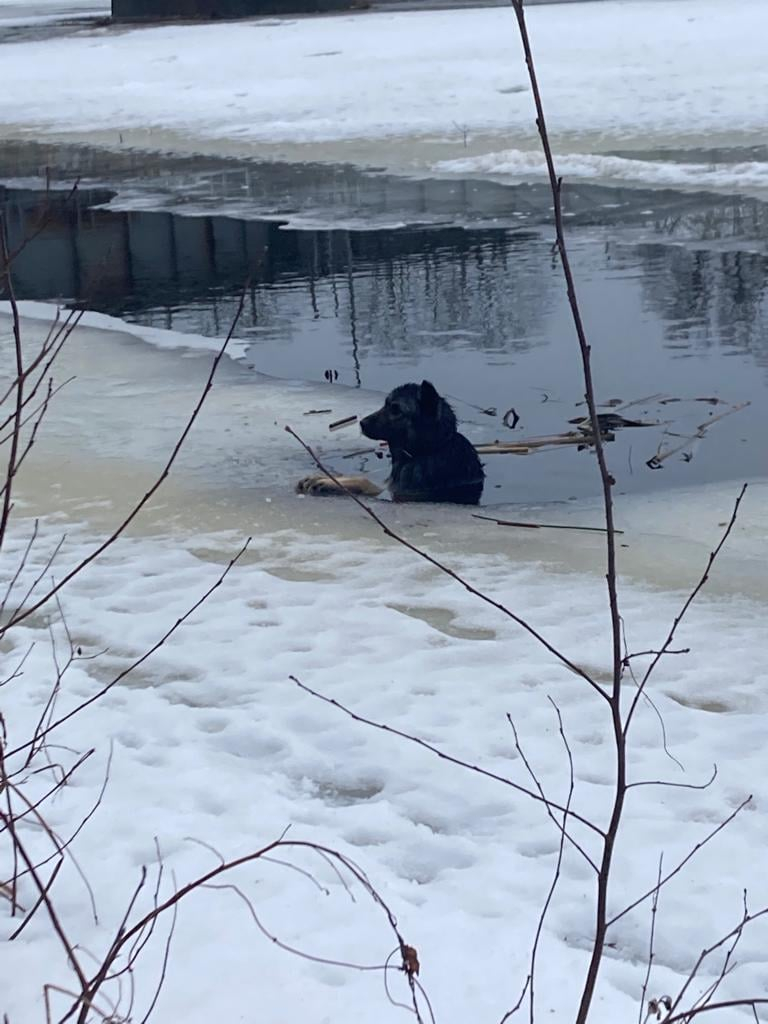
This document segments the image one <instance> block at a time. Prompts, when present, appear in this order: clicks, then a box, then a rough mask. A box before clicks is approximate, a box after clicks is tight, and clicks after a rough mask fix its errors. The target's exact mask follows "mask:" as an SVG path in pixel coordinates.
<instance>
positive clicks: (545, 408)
mask: <svg viewBox="0 0 768 1024" xmlns="http://www.w3.org/2000/svg"><path fill="white" fill-rule="evenodd" d="M125 159H126V161H127V157H126V158H125ZM180 162H181V161H176V165H178V164H179V163H180ZM26 170H27V171H31V169H30V168H26ZM129 171H130V174H134V173H135V169H131V168H129V169H128V170H126V169H125V168H123V171H122V173H123V175H126V174H128V173H129ZM169 173H170V174H171V177H173V175H174V174H175V175H176V176H177V178H178V175H179V174H182V173H183V176H186V177H188V178H189V181H191V180H192V178H194V174H193V173H192V170H191V167H190V168H187V167H184V168H183V169H182V171H180V170H179V168H178V166H174V167H173V168H172V169H171V172H169ZM245 173H246V172H245V170H244V169H243V168H240V167H236V168H235V169H230V170H226V169H221V168H220V169H218V170H216V171H215V174H219V175H224V176H226V175H230V176H231V175H243V174H245ZM250 173H251V175H252V178H253V180H256V179H257V178H258V177H259V175H258V174H257V173H256V171H255V170H254V169H253V168H251V171H250ZM302 173H304V174H306V173H307V172H306V169H304V171H303V172H302ZM212 174H214V172H213V171H211V169H210V168H207V169H206V170H205V173H204V174H202V176H201V175H200V174H198V178H197V189H198V192H199V190H200V189H201V188H203V187H204V185H203V183H204V182H207V183H208V185H209V184H210V179H211V175H212ZM334 175H335V177H334ZM268 178H269V174H268V173H267V172H264V173H262V174H261V178H260V179H259V180H261V185H260V186H259V188H260V189H261V190H262V192H263V195H262V198H261V199H260V200H259V204H257V205H258V206H259V209H261V208H262V207H263V205H264V201H263V200H264V196H265V195H266V194H267V193H268V192H269V189H268V187H267V185H265V184H264V181H265V180H266V179H268ZM310 178H311V175H310V177H308V178H304V177H302V175H301V174H299V172H294V177H293V179H291V181H290V182H289V183H288V184H286V182H285V181H284V182H283V185H282V191H280V190H279V189H278V190H277V192H278V194H277V196H275V195H273V207H272V208H271V209H270V216H271V217H272V218H274V217H275V216H276V213H277V210H276V207H277V206H279V204H280V203H284V204H285V208H286V209H287V208H290V212H291V213H292V214H293V213H295V212H296V210H297V209H298V208H300V207H302V203H303V202H304V200H305V199H306V202H305V203H304V206H303V209H304V210H305V211H306V209H307V204H308V203H309V199H308V198H307V197H309V196H310V195H314V199H313V200H312V201H313V202H314V203H315V207H314V209H315V212H317V209H318V205H317V204H318V203H319V204H320V205H323V204H324V205H323V209H324V211H325V216H326V218H327V217H328V214H329V211H331V210H332V209H333V208H334V204H336V207H335V208H337V209H338V210H339V212H340V215H342V216H343V217H344V219H345V220H349V219H353V220H354V216H353V212H355V211H356V215H359V214H360V211H363V212H365V211H366V210H369V211H371V210H373V209H374V207H375V208H377V209H378V210H379V212H381V211H382V209H383V208H384V205H386V208H387V217H389V218H390V219H393V218H394V219H396V220H400V221H401V222H402V221H404V220H408V219H410V220H411V224H410V226H402V227H399V228H393V227H388V228H380V229H370V230H349V229H347V230H310V229H306V228H305V229H303V230H300V229H296V228H291V229H289V228H286V226H285V224H284V223H283V224H281V223H280V221H279V220H276V219H269V220H265V219H261V220H259V219H256V218H255V217H254V216H253V206H252V207H251V209H250V216H249V217H247V218H236V217H231V216H221V215H203V214H200V215H196V216H181V215H178V214H175V213H171V212H157V211H154V212H151V211H148V210H138V209H134V210H115V209H113V208H104V207H101V208H94V206H97V205H99V204H105V203H107V202H108V201H109V200H110V199H111V198H112V197H113V196H114V191H113V190H105V189H84V190H83V191H82V192H81V194H80V195H79V196H78V197H77V199H76V201H75V202H66V201H65V200H64V198H63V197H62V196H58V197H57V196H56V195H54V197H53V198H52V199H51V200H50V201H49V203H48V207H47V221H46V224H45V226H44V228H43V230H42V231H41V232H40V233H39V235H38V236H37V237H36V238H35V240H34V241H33V242H32V244H31V245H29V246H28V248H27V249H26V250H25V251H24V252H23V253H22V254H21V256H20V257H19V258H18V260H17V262H16V264H15V268H14V269H15V281H16V289H17V292H18V294H19V296H20V297H23V298H39V299H49V298H63V299H67V300H72V301H75V302H78V303H82V304H83V305H85V306H87V307H88V308H92V309H97V310H100V311H103V312H107V313H110V314H113V315H117V316H121V317H124V318H126V319H129V320H134V321H137V322H140V323H145V324H151V325H153V326H160V327H167V328H173V329H175V330H181V331H193V332H195V333H202V334H209V335H222V334H224V333H225V332H226V330H227V328H228V326H229V323H230V322H231V318H232V316H233V314H234V310H235V308H236V305H237V301H238V298H239V294H240V292H241V289H242V286H243V281H244V280H245V279H246V278H248V279H249V281H250V287H249V292H248V302H247V305H246V311H245V315H244V318H243V320H242V322H241V324H240V326H239V328H238V333H239V334H240V335H241V336H245V337H250V338H251V339H252V344H251V347H250V352H249V362H250V363H251V364H252V365H254V366H255V367H256V368H257V369H259V370H261V371H263V372H265V373H268V374H275V375H279V376H286V377H293V378H303V379H312V380H318V381H322V380H323V377H324V374H325V371H326V370H328V369H332V370H335V371H338V375H339V376H338V379H339V382H341V383H345V384H348V385H350V386H361V385H362V386H365V387H368V388H376V389H380V390H388V389H389V388H391V387H392V386H394V385H396V384H399V383H402V382H403V381H405V380H408V379H420V378H421V377H429V378H430V379H432V380H433V381H434V382H435V384H436V385H437V386H438V388H439V390H441V391H442V392H443V393H445V394H447V395H451V396H454V398H455V399H456V400H457V401H456V406H457V412H458V413H459V415H460V417H461V418H462V419H463V420H464V422H465V425H466V430H467V432H468V433H470V435H471V436H472V437H473V439H475V440H479V439H484V440H492V439H493V438H502V439H504V440H508V439H512V438H513V435H512V434H511V433H510V432H509V431H508V430H507V428H506V427H505V426H504V425H503V424H502V423H501V416H502V415H503V413H504V412H505V411H506V410H507V409H509V408H510V407H511V406H514V407H515V409H516V411H517V412H518V414H519V415H520V417H521V422H520V426H519V427H518V428H517V431H516V435H515V436H523V435H525V436H530V435H531V434H541V433H552V432H556V431H561V430H563V429H566V428H567V422H568V420H569V419H570V418H572V417H573V416H574V415H576V414H577V412H579V411H580V409H581V407H580V406H579V405H578V403H580V402H581V400H582V393H581V392H582V386H581V384H580V379H581V378H580V371H579V362H578V353H577V349H576V346H575V342H574V338H573V330H572V326H571V323H570V316H569V310H568V307H567V302H566V299H565V295H564V290H563V285H562V274H561V270H560V268H559V266H558V264H557V260H556V259H555V257H554V255H553V251H552V245H551V242H552V238H551V229H550V228H549V227H548V225H547V219H548V217H549V206H548V197H547V194H546V191H545V190H544V189H543V188H541V187H540V186H523V185H521V186H518V187H510V186H506V187H502V186H498V185H490V184H488V183H484V184H481V183H472V182H465V183H458V185H457V183H456V182H451V183H447V182H434V183H433V182H426V183H425V182H421V183H418V182H408V181H406V180H404V179H397V181H399V184H398V185H397V186H396V187H395V186H390V179H385V178H384V176H380V177H379V176H368V177H365V176H363V175H360V174H359V173H358V172H352V171H351V170H350V169H335V171H334V169H332V168H331V169H329V168H326V169H325V170H324V172H323V175H320V177H319V179H317V178H316V184H317V181H318V180H319V184H318V185H317V188H316V190H315V192H314V193H313V192H312V187H311V181H310ZM281 180H282V179H281ZM392 180H395V179H392ZM340 183H343V187H342V184H340ZM231 184H232V182H231V181H229V184H228V186H227V187H229V186H230V185H231ZM449 184H450V189H451V191H450V192H449V191H447V190H448V186H449ZM152 187H154V186H153V185H152V184H151V185H150V193H151V188H152ZM206 187H207V186H206ZM334 188H336V189H337V192H336V194H335V195H334ZM194 191H195V190H194V189H192V192H193V193H194ZM257 191H258V190H257ZM169 192H173V194H174V195H176V196H177V198H179V197H180V198H179V207H180V208H183V209H185V211H186V212H189V210H188V200H189V195H190V191H189V189H188V190H187V191H186V192H185V191H184V190H183V189H182V190H177V191H175V192H174V190H173V189H170V187H169ZM289 192H290V195H291V197H292V198H291V199H290V201H289V197H288V193H289ZM150 193H148V194H150ZM353 193H354V195H355V197H356V198H355V199H354V204H353V205H354V210H353V209H352V207H351V205H350V197H351V196H352V194H353ZM382 194H386V196H387V201H386V204H383V200H382ZM212 195H213V193H212ZM185 196H186V199H184V197H185ZM440 196H442V197H443V199H444V200H445V201H444V202H443V204H442V206H441V204H440V201H439V197H440ZM0 197H1V198H2V200H3V206H2V208H3V211H4V217H5V219H6V223H7V225H8V231H9V235H10V241H11V245H12V246H14V245H16V244H17V243H18V242H19V241H20V240H21V239H22V238H24V237H25V236H26V235H28V234H29V233H30V232H31V231H33V230H34V229H35V228H36V227H37V226H38V225H39V223H40V216H41V209H42V199H41V195H40V193H39V192H36V191H34V190H30V189H27V190H24V189H18V188H17V189H13V190H10V189H9V190H5V192H4V194H2V193H0ZM124 197H125V194H124V193H123V198H124ZM302 197H303V198H302ZM318 197H319V198H318ZM198 200H199V196H198ZM198 200H195V202H197V201H198ZM211 202H212V204H214V205H215V203H214V199H211ZM567 202H568V213H569V214H570V217H569V226H570V231H571V248H572V259H573V263H574V269H575V272H576V276H577V280H578V283H579V289H580V296H581V301H582V305H583V313H584V316H585V320H586V323H587V326H588V331H589V335H590V340H591V343H592V346H593V356H594V364H595V373H596V377H597V381H598V385H599V387H600V390H601V394H602V396H603V398H604V399H605V400H607V399H621V400H623V401H625V402H627V401H632V400H635V399H639V398H643V397H647V396H663V395H672V396H677V397H686V398H695V397H699V396H704V395H719V396H720V397H722V398H723V399H724V400H727V401H732V402H740V401H745V400H751V401H752V406H751V407H750V408H749V409H748V410H746V411H745V412H744V413H741V414H740V415H739V416H736V417H731V418H730V419H728V420H724V421H723V422H722V424H719V425H718V427H717V428H716V429H715V430H713V432H712V434H711V436H708V438H707V441H706V443H704V444H702V445H700V450H697V452H696V457H695V458H694V459H693V461H691V462H683V461H680V460H670V461H669V462H668V463H666V464H665V468H664V470H663V471H656V472H654V471H652V470H650V469H649V468H648V467H647V466H646V462H647V460H648V459H649V458H650V456H652V455H653V453H654V451H655V450H656V446H657V444H658V442H659V439H660V433H661V431H662V430H663V429H664V425H662V426H660V427H658V428H657V429H656V430H655V431H645V432H642V431H634V432H633V431H626V432H624V433H622V434H621V435H619V436H617V440H616V442H615V444H614V445H613V446H612V448H611V452H612V461H613V463H614V464H615V465H616V476H617V479H618V481H619V485H620V486H621V487H622V488H623V489H628V490H642V489H649V488H653V487H659V486H668V485H669V484H672V483H680V482H685V483H696V482H700V481H702V480H709V479H716V478H728V477H731V476H736V475H755V474H764V473H765V470H766V466H765V461H764V455H763V451H762V450H761V445H760V444H759V442H758V439H759V438H760V437H764V436H765V433H766V427H768V424H767V423H766V413H765V411H764V409H765V408H766V402H765V398H766V389H767V387H768V385H767V383H766V374H765V372H764V368H765V366H766V364H768V330H766V328H767V327H768V323H766V321H767V320H768V302H767V300H766V281H767V278H768V258H767V257H766V255H765V242H764V241H763V239H764V238H765V237H766V233H768V214H767V213H766V207H765V206H764V205H763V204H762V203H760V202H759V201H757V200H747V199H739V198H732V199H729V198H726V197H722V196H711V195H701V194H696V195H695V194H687V195H680V194H677V193H673V192H669V191H660V192H647V191H640V190H629V189H626V190H625V189H608V188H598V187H595V186H579V187H578V188H572V189H569V190H568V193H567ZM418 205H421V206H423V207H425V209H427V210H428V211H431V213H432V215H434V210H435V209H436V208H440V209H441V211H442V213H443V214H444V215H446V216H448V215H449V214H450V219H451V220H453V221H454V222H455V221H459V222H460V223H461V226H456V224H455V223H451V224H443V225H437V224H434V223H431V224H429V223H413V221H415V220H418V219H419V218H417V217H413V216H410V217H409V216H401V215H402V214H406V215H408V214H411V215H412V214H413V213H414V212H415V207H416V206H418ZM363 219H364V220H366V219H368V218H367V216H366V217H363ZM371 219H372V220H373V222H374V223H375V220H376V218H375V216H374V215H371ZM428 219H429V218H428V217H427V216H425V217H423V218H422V220H428ZM494 222H499V223H503V224H504V225H505V226H503V227H491V226H490V224H491V223H494ZM511 225H515V226H514V227H513V226H511ZM756 367H759V368H760V369H759V371H758V372H755V368H756ZM488 407H495V408H496V409H497V411H498V415H497V416H495V417H489V416H484V415H483V414H482V413H481V412H480V411H479V410H480V409H485V408H488ZM680 408H682V406H681V407H680ZM689 412H690V415H689V419H688V421H687V422H685V423H682V422H680V421H679V417H677V412H676V416H675V417H673V418H672V419H671V420H670V421H669V422H667V423H666V427H667V429H669V430H673V431H689V430H690V429H692V428H693V427H695V426H697V425H698V423H699V421H700V420H702V419H704V418H705V416H706V413H702V411H701V407H698V408H696V407H695V406H689ZM662 414H663V416H662ZM633 415H637V416H640V417H643V416H645V417H646V418H654V419H660V418H665V419H666V418H667V414H666V413H664V411H663V410H662V409H661V408H660V407H657V406H656V405H655V404H654V402H652V401H649V402H646V403H645V407H643V406H642V405H640V406H638V407H636V408H635V409H634V410H633ZM502 463H503V465H502ZM512 463H514V466H512ZM589 473H590V469H589V467H588V466H587V459H586V457H579V456H578V455H577V454H576V453H575V452H573V451H569V452H567V453H563V452H557V453H547V454H542V455H540V456H537V457H535V458H533V457H531V458H528V459H525V460H520V459H517V458H515V459H511V458H496V459H495V460H494V464H493V469H492V472H491V474H490V478H491V480H492V482H491V487H492V488H494V487H495V488H496V489H497V490H498V491H499V492H500V493H499V495H498V496H499V497H509V496H512V495H510V494H509V493H508V488H509V486H510V483H509V482H510V481H511V480H513V481H514V485H515V487H516V488H517V487H520V486H528V488H529V491H530V488H531V487H533V488H534V492H535V494H536V495H537V496H541V497H552V496H562V497H569V496H571V495H576V494H583V493H589V492H590V491H591V489H593V483H592V481H591V479H590V483H589V484H585V483H584V478H585V476H586V475H588V474H589ZM544 477H546V478H547V483H546V485H545V484H544V483H542V480H543V478H544ZM493 481H495V482H493ZM486 497H487V498H488V499H489V500H490V498H491V497H492V495H490V496H489V495H488V494H487V495H486Z"/></svg>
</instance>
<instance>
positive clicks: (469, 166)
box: [434, 149, 768, 192]
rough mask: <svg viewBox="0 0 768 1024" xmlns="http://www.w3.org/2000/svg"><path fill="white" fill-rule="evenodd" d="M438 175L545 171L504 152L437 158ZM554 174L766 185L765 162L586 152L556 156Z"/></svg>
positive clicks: (527, 175)
mask: <svg viewBox="0 0 768 1024" xmlns="http://www.w3.org/2000/svg"><path fill="white" fill-rule="evenodd" d="M434 169H435V171H437V172H439V173H442V174H457V175H461V176H463V177H468V176H469V177H472V176H477V175H484V176H485V175H489V176H491V177H503V178H512V179H517V180H522V181H528V180H530V179H531V178H543V177H545V176H546V174H547V167H546V164H545V162H544V158H543V156H541V154H540V153H537V152H531V151H525V150H519V149H505V150H501V151H500V152H495V153H484V154H483V155H482V156H470V157H459V158H458V159H455V160H440V161H438V162H437V163H436V164H435V165H434ZM557 170H558V173H559V174H562V175H563V176H564V177H566V178H570V179H574V178H581V179H585V180H598V181H601V180H602V181H613V182H621V181H626V182H631V183H634V184H640V183H642V184H646V185H658V186H667V187H671V188H686V187H688V188H690V187H693V188H699V189H701V188H706V189H711V190H712V191H731V192H734V191H736V192H738V191H749V190H752V189H755V190H757V189H765V188H766V187H768V163H765V162H761V161H759V160H749V161H745V162H742V163H708V164H704V163H680V162H677V161H672V160H663V161H662V160H638V159H633V160H628V159H626V158H624V157H618V156H599V155H595V154H592V153H560V154H559V155H558V158H557Z"/></svg>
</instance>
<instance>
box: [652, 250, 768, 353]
mask: <svg viewBox="0 0 768 1024" xmlns="http://www.w3.org/2000/svg"><path fill="white" fill-rule="evenodd" d="M639 258H640V262H641V266H642V268H643V278H642V287H643V294H644V296H645V299H646V302H647V303H648V306H649V308H651V309H652V310H653V311H654V312H655V313H656V314H657V315H658V316H659V317H660V318H661V319H662V321H663V322H664V324H665V333H666V336H667V338H668V339H669V340H670V342H672V343H675V344H681V343H686V342H687V343H688V344H690V345H691V346H692V347H696V348H701V347H709V346H716V345H720V346H723V347H726V348H735V349H739V350H747V351H749V352H750V353H751V354H752V355H753V356H754V358H755V359H756V360H757V361H758V362H759V363H762V364H767V363H768V302H767V301H766V296H767V295H768V258H766V257H765V256H763V255H762V254H760V253H750V252H740V251H726V252H722V251H713V250H702V249H693V248H681V247H677V246H675V247H670V246H661V245H649V246H642V247H640V253H639Z"/></svg>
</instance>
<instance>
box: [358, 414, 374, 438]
mask: <svg viewBox="0 0 768 1024" xmlns="http://www.w3.org/2000/svg"><path fill="white" fill-rule="evenodd" d="M360 429H361V430H362V432H363V433H364V434H365V436H366V437H370V438H371V439H375V437H376V435H375V433H374V431H375V429H376V413H375V412H372V413H371V414H370V416H363V418H362V419H361V420H360Z"/></svg>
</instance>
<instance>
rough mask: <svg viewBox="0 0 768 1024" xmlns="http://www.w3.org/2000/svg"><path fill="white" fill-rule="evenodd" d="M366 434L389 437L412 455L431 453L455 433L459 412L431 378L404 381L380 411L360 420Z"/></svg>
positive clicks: (387, 439)
mask: <svg viewBox="0 0 768 1024" xmlns="http://www.w3.org/2000/svg"><path fill="white" fill-rule="evenodd" d="M360 429H361V430H362V432H363V433H364V434H365V436H366V437H370V438H371V439H373V440H375V441H386V442H387V443H388V444H389V446H390V448H402V449H404V450H405V451H407V452H409V453H410V454H411V455H417V454H423V455H426V454H429V453H430V452H432V451H434V450H436V449H438V448H440V447H441V446H442V445H444V444H445V442H446V441H448V440H449V439H450V438H451V437H452V436H453V435H454V434H455V433H456V416H455V415H454V412H453V409H452V408H451V407H450V405H449V404H448V403H447V402H446V400H445V399H444V398H442V397H441V396H440V395H439V394H438V393H437V391H436V390H435V388H434V387H433V385H432V384H430V382H429V381H428V380H424V381H422V382H421V384H402V385H401V386H400V387H399V388H395V390H394V391H392V392H390V394H388V395H387V397H386V400H385V402H384V405H383V406H382V407H381V409H379V410H378V411H377V412H373V413H371V415H370V416H366V417H364V419H362V420H360Z"/></svg>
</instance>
